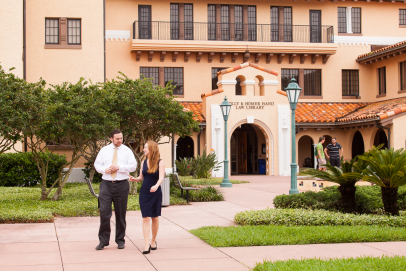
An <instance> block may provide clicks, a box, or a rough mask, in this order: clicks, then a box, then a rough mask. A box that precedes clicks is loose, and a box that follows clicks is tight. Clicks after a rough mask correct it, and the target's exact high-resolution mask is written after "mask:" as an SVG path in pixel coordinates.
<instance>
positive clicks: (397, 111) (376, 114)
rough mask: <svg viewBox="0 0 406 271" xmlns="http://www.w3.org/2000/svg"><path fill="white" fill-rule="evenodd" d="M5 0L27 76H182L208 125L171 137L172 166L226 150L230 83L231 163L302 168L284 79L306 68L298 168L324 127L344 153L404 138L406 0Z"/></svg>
mask: <svg viewBox="0 0 406 271" xmlns="http://www.w3.org/2000/svg"><path fill="white" fill-rule="evenodd" d="M2 3H3V5H2V9H1V11H0V12H1V14H2V16H0V20H1V22H0V32H1V33H2V35H3V34H4V36H7V37H9V38H8V39H7V40H4V41H2V43H1V45H0V46H1V48H0V49H1V50H0V56H1V62H2V66H3V68H4V69H8V68H10V67H16V69H15V70H14V71H13V72H15V73H16V74H17V75H19V76H20V77H23V78H25V79H26V80H28V81H33V82H34V81H37V80H38V79H39V78H40V77H42V78H44V79H45V80H46V81H47V83H49V84H54V83H55V84H58V83H61V82H64V81H71V82H77V81H78V80H79V78H80V77H86V78H87V79H90V80H92V82H102V81H104V80H106V79H112V78H115V77H116V76H117V75H118V72H119V71H120V72H123V73H125V74H126V75H127V76H129V77H131V78H139V77H140V76H141V74H142V75H144V76H146V77H149V78H152V80H153V83H154V84H156V85H164V84H166V83H167V82H169V81H172V82H173V83H174V84H175V85H176V88H175V89H174V94H175V95H176V96H177V100H178V101H179V102H180V103H182V104H183V105H184V107H185V108H187V109H189V110H192V111H193V112H194V113H195V119H196V121H198V122H199V123H200V131H199V132H196V133H194V134H193V135H192V136H190V137H186V138H179V137H178V136H177V135H175V136H174V140H173V141H171V142H170V143H169V144H166V145H162V146H161V155H162V158H163V159H164V160H165V164H166V165H168V166H167V167H168V168H167V170H168V171H171V170H172V167H173V165H174V160H175V159H178V158H182V157H191V156H195V155H197V154H198V153H200V154H201V153H202V152H203V148H206V150H208V151H210V150H212V149H213V150H214V151H215V152H216V154H217V156H218V160H219V161H223V160H224V121H223V118H222V114H221V111H220V107H219V105H220V103H221V102H222V101H223V99H224V97H225V96H227V98H228V100H229V101H230V102H231V103H232V108H231V111H230V115H229V119H228V131H227V135H228V138H227V139H226V140H227V143H228V146H230V147H229V149H228V150H229V151H228V156H229V157H228V158H229V161H230V163H229V165H230V169H229V170H230V172H231V174H258V173H262V174H267V175H289V174H290V167H289V164H290V162H291V147H292V142H291V141H290V140H291V139H290V138H291V137H290V135H291V123H290V116H291V115H290V114H291V111H290V109H289V103H288V99H287V97H286V95H285V92H284V91H283V90H284V88H285V87H286V86H287V85H288V82H289V80H290V79H291V78H292V77H293V76H294V77H295V79H296V80H297V82H298V84H299V86H300V87H301V88H302V91H301V96H300V99H299V103H298V106H297V109H296V126H295V132H296V142H294V144H296V149H297V151H298V155H297V164H298V166H299V168H300V167H314V166H315V161H314V154H313V150H314V145H315V144H317V141H318V138H319V137H320V136H325V137H326V143H325V144H328V143H329V142H330V141H331V137H337V141H338V142H339V143H340V144H341V145H342V147H343V150H344V157H345V158H352V157H354V156H356V155H358V154H361V153H363V152H364V151H365V150H368V149H370V148H371V147H372V146H373V145H378V144H380V143H384V144H385V145H386V146H390V147H394V148H401V147H405V139H406V125H405V123H406V115H405V113H404V112H405V110H406V108H405V107H406V81H405V75H406V69H405V68H406V67H405V63H406V53H405V52H406V43H404V42H403V40H405V39H406V38H405V37H406V4H405V3H404V1H403V0H402V1H398V0H392V1H388V0H376V1H375V0H366V1H338V0H332V1H329V0H324V1H321V0H320V1H316V0H308V1H305V0H298V1H290V0H287V1H286V0H285V1H279V0H272V1H269V0H267V1H265V0H258V1H251V2H250V5H246V3H247V2H246V1H240V0H236V1H218V0H216V1H206V0H205V1H196V0H195V1H190V2H176V1H165V0H160V1H136V0H134V1H133V0H114V1H113V0H104V1H100V0H87V1H80V0H60V1H58V3H57V4H56V3H55V1H51V0H41V1H40V0H30V1H15V0H3V1H2ZM21 56H23V57H21ZM60 152H62V153H63V152H65V153H66V154H69V151H68V150H66V151H63V150H62V151H60ZM83 162H84V161H80V162H79V163H78V164H77V165H76V166H77V172H78V174H79V173H80V172H81V170H80V168H82V167H83ZM222 172H223V170H220V171H218V172H215V173H214V174H215V176H222V174H223V173H222Z"/></svg>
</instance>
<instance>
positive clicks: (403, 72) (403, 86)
mask: <svg viewBox="0 0 406 271" xmlns="http://www.w3.org/2000/svg"><path fill="white" fill-rule="evenodd" d="M399 78H400V90H406V81H405V79H406V61H402V62H400V63H399Z"/></svg>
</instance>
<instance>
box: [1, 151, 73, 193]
mask: <svg viewBox="0 0 406 271" xmlns="http://www.w3.org/2000/svg"><path fill="white" fill-rule="evenodd" d="M44 156H45V158H48V157H49V156H50V159H49V168H48V175H47V186H48V187H49V186H51V185H52V184H53V183H54V181H56V179H58V177H59V176H58V174H59V171H60V170H61V169H62V168H63V166H64V165H65V164H66V157H65V155H58V154H55V153H46V154H44ZM40 182H41V175H40V173H39V171H38V168H37V164H36V163H35V161H34V159H33V157H32V153H30V152H23V153H3V154H1V155H0V186H35V185H37V184H38V183H40Z"/></svg>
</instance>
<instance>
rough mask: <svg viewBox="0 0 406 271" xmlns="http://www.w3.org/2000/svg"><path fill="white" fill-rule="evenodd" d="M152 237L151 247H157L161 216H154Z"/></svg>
mask: <svg viewBox="0 0 406 271" xmlns="http://www.w3.org/2000/svg"><path fill="white" fill-rule="evenodd" d="M151 229H152V239H151V247H155V240H156V236H157V235H158V229H159V217H158V216H157V217H152V227H151Z"/></svg>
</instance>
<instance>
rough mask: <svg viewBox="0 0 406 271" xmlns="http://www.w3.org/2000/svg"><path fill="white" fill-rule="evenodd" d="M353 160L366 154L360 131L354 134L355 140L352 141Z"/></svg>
mask: <svg viewBox="0 0 406 271" xmlns="http://www.w3.org/2000/svg"><path fill="white" fill-rule="evenodd" d="M351 151H352V158H353V159H354V158H355V157H357V156H358V155H361V154H364V152H365V147H364V139H363V138H362V134H361V133H360V131H356V132H355V134H354V138H353V139H352V148H351Z"/></svg>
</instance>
